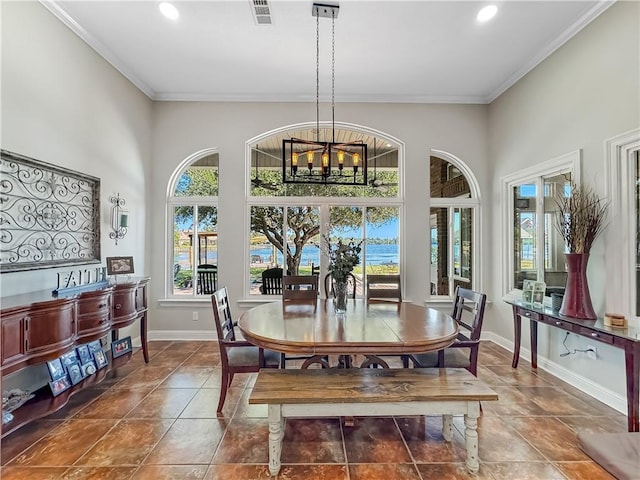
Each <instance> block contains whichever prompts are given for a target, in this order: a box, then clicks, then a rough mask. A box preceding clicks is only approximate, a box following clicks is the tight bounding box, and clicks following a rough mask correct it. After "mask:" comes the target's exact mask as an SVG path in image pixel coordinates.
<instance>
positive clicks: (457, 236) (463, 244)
mask: <svg viewBox="0 0 640 480" xmlns="http://www.w3.org/2000/svg"><path fill="white" fill-rule="evenodd" d="M472 223H473V210H472V209H470V208H454V210H453V275H454V285H453V286H454V288H455V287H457V286H458V285H459V286H461V287H463V288H472V280H473V278H472V249H471V242H472V232H473V224H472Z"/></svg>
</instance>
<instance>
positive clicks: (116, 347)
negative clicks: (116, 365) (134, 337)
mask: <svg viewBox="0 0 640 480" xmlns="http://www.w3.org/2000/svg"><path fill="white" fill-rule="evenodd" d="M131 350H132V347H131V337H125V338H121V339H120V340H116V341H115V342H111V356H112V357H113V358H118V357H119V356H121V355H124V354H125V353H129V352H130V351H131Z"/></svg>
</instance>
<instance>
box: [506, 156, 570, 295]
mask: <svg viewBox="0 0 640 480" xmlns="http://www.w3.org/2000/svg"><path fill="white" fill-rule="evenodd" d="M581 156H582V152H581V150H574V151H572V152H568V153H565V154H564V155H560V156H559V157H556V158H552V159H550V160H546V161H544V162H542V163H539V164H537V165H534V166H532V167H529V168H526V169H524V170H519V171H518V172H515V173H512V174H510V175H505V176H504V177H502V178H501V179H500V183H501V185H502V187H501V196H502V199H501V201H502V206H503V208H502V219H501V225H502V234H501V238H502V249H501V251H502V252H506V255H503V268H502V296H513V295H517V294H519V292H520V290H519V289H516V288H515V287H514V283H513V277H514V275H513V272H514V264H513V251H514V248H515V245H514V241H513V215H514V213H515V212H514V209H513V198H512V191H513V188H514V187H515V186H517V185H520V184H522V183H524V182H531V181H534V180H535V181H537V180H538V179H539V178H542V177H549V176H554V175H560V174H561V173H562V172H566V171H570V172H571V179H572V181H573V182H574V183H578V184H579V183H580V174H581V170H580V165H581ZM543 201H544V198H543V197H541V196H540V195H538V196H537V197H536V202H538V203H539V202H543ZM540 229H542V232H541V231H540ZM537 235H538V238H542V239H544V222H538V232H537Z"/></svg>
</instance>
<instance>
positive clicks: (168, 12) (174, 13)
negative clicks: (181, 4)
mask: <svg viewBox="0 0 640 480" xmlns="http://www.w3.org/2000/svg"><path fill="white" fill-rule="evenodd" d="M158 8H159V9H160V13H162V15H164V16H165V17H167V18H168V19H169V20H177V19H178V17H179V16H180V13H178V9H177V8H176V7H174V6H173V5H172V4H170V3H169V2H162V3H161V4H160V5H158Z"/></svg>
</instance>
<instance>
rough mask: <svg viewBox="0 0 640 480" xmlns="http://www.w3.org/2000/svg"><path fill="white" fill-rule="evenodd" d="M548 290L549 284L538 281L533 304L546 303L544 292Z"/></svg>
mask: <svg viewBox="0 0 640 480" xmlns="http://www.w3.org/2000/svg"><path fill="white" fill-rule="evenodd" d="M546 291H547V284H546V283H544V282H536V283H535V284H534V286H533V304H534V305H538V306H542V305H543V304H544V294H545V292H546Z"/></svg>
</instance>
